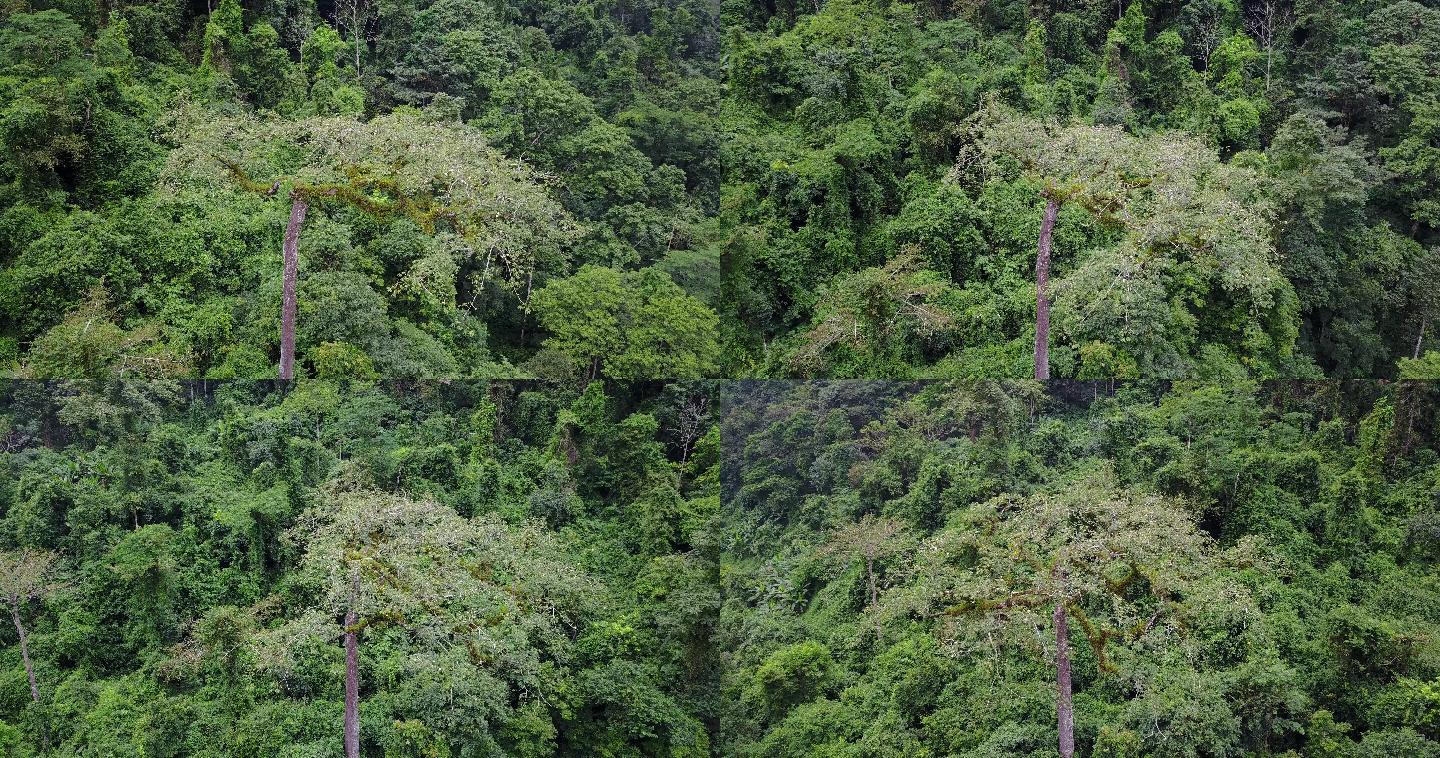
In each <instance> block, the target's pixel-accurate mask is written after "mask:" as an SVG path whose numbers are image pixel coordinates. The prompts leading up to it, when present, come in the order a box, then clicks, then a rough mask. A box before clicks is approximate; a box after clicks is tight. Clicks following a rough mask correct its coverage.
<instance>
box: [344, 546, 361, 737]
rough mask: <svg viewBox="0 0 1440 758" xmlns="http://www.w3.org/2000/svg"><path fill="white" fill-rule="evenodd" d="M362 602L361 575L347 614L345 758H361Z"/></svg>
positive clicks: (356, 582) (358, 577)
mask: <svg viewBox="0 0 1440 758" xmlns="http://www.w3.org/2000/svg"><path fill="white" fill-rule="evenodd" d="M359 602H360V574H359V572H356V574H355V586H354V589H353V591H352V594H351V596H350V609H349V610H347V611H346V612H345V758H360V639H359V631H358V630H356V628H355V625H356V624H357V623H358V621H359V619H358V618H356V615H355V605H356V604H357V603H359Z"/></svg>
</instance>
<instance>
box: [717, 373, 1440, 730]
mask: <svg viewBox="0 0 1440 758" xmlns="http://www.w3.org/2000/svg"><path fill="white" fill-rule="evenodd" d="M1437 399H1440V397H1437V393H1436V391H1435V389H1434V387H1433V386H1431V385H1429V384H1423V383H1399V384H1391V385H1384V384H1382V383H1372V382H1364V383H1359V382H1357V383H1343V382H1335V381H1326V382H1318V383H1305V382H1284V383H1266V384H1263V385H1259V386H1257V385H1253V384H1235V385H1231V386H1220V385H1213V384H1196V385H1190V384H1176V385H1174V386H1167V385H1164V384H1124V383H1121V384H1119V385H1116V384H1114V383H1083V382H1081V383H1061V382H1055V383H1051V384H1048V385H1043V384H1040V383H1037V382H1030V381H1024V382H1015V383H998V382H981V383H924V384H918V385H910V384H902V383H897V382H856V381H848V382H816V383H808V384H793V383H774V382H771V383H764V382H752V383H741V384H740V385H738V386H734V387H733V389H732V390H727V391H726V400H725V403H724V407H725V409H726V413H725V419H724V421H723V422H722V435H723V445H722V447H723V450H724V453H723V457H724V463H723V464H722V467H721V492H722V501H723V502H724V504H725V505H724V507H723V508H722V509H721V524H720V527H719V532H720V536H721V540H722V542H723V544H724V546H725V552H724V554H723V555H722V559H721V560H722V562H721V567H720V575H721V581H722V583H723V598H724V600H723V602H724V606H723V608H722V610H721V613H720V622H719V627H718V628H717V631H716V640H717V648H718V649H720V650H722V651H724V653H723V655H724V661H723V664H722V665H721V667H720V670H721V672H722V676H723V688H722V691H723V693H724V697H723V698H722V699H721V702H722V703H723V704H724V711H723V713H722V715H721V729H720V734H721V739H722V742H721V745H720V752H721V753H722V754H724V755H735V756H775V755H807V756H973V757H975V758H979V757H980V756H997V757H998V756H1026V755H1029V756H1055V755H1057V746H1058V745H1060V744H1062V743H1061V742H1060V741H1058V740H1057V729H1058V728H1059V727H1058V724H1059V722H1058V719H1059V717H1060V715H1059V713H1058V706H1057V703H1059V702H1060V692H1061V684H1060V676H1059V671H1060V669H1059V667H1058V665H1057V661H1060V660H1061V658H1060V656H1059V655H1058V653H1059V652H1060V651H1061V650H1062V643H1063V646H1064V648H1065V652H1066V653H1067V655H1066V656H1065V657H1064V663H1065V666H1064V670H1065V673H1066V679H1067V680H1068V682H1069V688H1068V689H1069V693H1068V694H1070V695H1071V696H1070V698H1068V699H1069V702H1070V703H1071V714H1072V716H1073V737H1074V745H1075V747H1076V752H1075V753H1074V754H1075V755H1088V756H1110V757H1112V758H1118V757H1121V756H1129V757H1133V758H1139V757H1140V756H1156V757H1159V756H1165V757H1166V758H1174V757H1176V756H1195V757H1205V758H1218V757H1220V756H1281V755H1284V756H1292V757H1299V756H1304V757H1305V758H1320V757H1322V756H1323V757H1324V758H1385V757H1388V756H1431V757H1433V756H1440V728H1437V727H1440V635H1437V633H1436V630H1437V629H1440V572H1437V571H1436V565H1437V564H1436V559H1437V558H1440V530H1437V528H1436V527H1437V524H1440V507H1437V501H1436V494H1435V493H1436V491H1437V477H1440V413H1437V411H1440V405H1437ZM1067 630H1068V633H1067ZM1060 754H1061V755H1067V753H1065V752H1063V751H1062V752H1060Z"/></svg>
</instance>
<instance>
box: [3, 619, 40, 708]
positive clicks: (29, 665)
mask: <svg viewBox="0 0 1440 758" xmlns="http://www.w3.org/2000/svg"><path fill="white" fill-rule="evenodd" d="M10 618H11V619H12V620H13V621H14V622H15V632H16V633H17V634H19V635H20V660H21V662H23V663H24V664H25V676H27V677H29V678H30V699H31V700H34V701H35V704H36V705H39V704H40V685H39V684H37V683H36V681H35V664H34V662H32V661H31V660H30V641H29V639H28V638H27V637H26V636H25V625H24V624H22V623H20V598H18V597H11V598H10Z"/></svg>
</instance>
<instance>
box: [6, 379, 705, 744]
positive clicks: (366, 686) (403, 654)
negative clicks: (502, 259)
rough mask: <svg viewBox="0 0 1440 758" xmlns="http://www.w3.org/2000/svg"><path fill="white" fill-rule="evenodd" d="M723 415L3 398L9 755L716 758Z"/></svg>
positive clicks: (105, 393)
mask: <svg viewBox="0 0 1440 758" xmlns="http://www.w3.org/2000/svg"><path fill="white" fill-rule="evenodd" d="M712 405H713V403H712V388H710V387H708V386H706V385H703V384H699V383H696V384H689V385H681V384H670V385H664V384H654V385H639V384H636V385H610V386H604V385H602V384H600V383H593V384H590V385H589V386H588V387H585V388H583V389H565V388H561V387H558V386H555V385H547V384H523V383H496V384H483V383H466V382H461V383H449V384H445V383H418V384H405V383H383V384H378V385H377V384H373V383H354V384H348V385H340V384H336V383H329V382H319V381H309V382H302V383H299V384H296V385H272V384H270V383H268V382H263V383H262V382H209V383H189V384H182V383H174V382H149V383H142V382H116V381H113V380H109V381H103V382H65V383H51V384H46V383H40V382H12V383H9V384H7V385H4V386H0V439H3V440H4V447H3V451H0V513H3V518H0V594H3V600H4V604H5V610H6V614H5V615H6V616H7V617H9V618H7V622H6V623H5V625H4V629H3V630H0V685H3V686H0V693H3V700H0V745H3V747H0V752H4V753H5V754H6V755H38V754H41V753H42V751H43V752H44V754H48V755H92V756H99V755H105V756H140V755H144V756H181V755H187V756H188V755H207V756H261V755H267V756H279V755H288V756H322V755H323V756H331V755H341V754H344V753H343V752H342V750H341V746H342V739H341V735H342V723H344V722H345V721H346V717H345V711H346V710H347V709H346V702H347V700H346V689H347V688H346V685H347V683H349V682H351V681H353V683H354V685H355V688H354V696H355V697H354V704H355V709H354V710H355V712H356V715H357V720H356V721H355V727H356V748H357V751H356V752H355V753H354V754H356V755H386V756H481V755H510V756H549V755H576V756H582V755H583V756H601V755H611V756H621V755H642V754H643V755H657V756H658V755H669V756H707V755H710V754H712V748H713V746H714V739H715V738H714V736H713V735H714V731H715V729H716V726H717V724H718V721H717V718H716V714H717V702H716V699H717V697H718V681H719V680H718V675H717V669H716V665H717V660H716V654H715V651H714V650H713V649H712V648H711V647H710V646H709V644H708V640H709V638H710V634H711V630H712V629H713V627H714V624H715V621H716V618H717V613H718V608H719V600H720V599H719V582H718V577H717V573H716V571H717V566H718V563H717V557H716V555H717V553H716V550H717V544H718V543H717V542H716V540H715V537H714V534H715V532H714V528H713V522H714V519H715V516H716V513H717V510H718V507H719V499H718V485H719V474H718V467H717V466H718V461H719V438H718V430H717V429H716V427H715V425H714V424H713V423H712V422H711V415H712ZM12 619H13V621H14V624H13V625H12V624H11V623H10V620H12ZM347 648H349V649H352V650H353V651H354V657H353V660H354V668H353V674H354V676H353V678H352V677H350V676H348V675H347V664H346V653H347ZM27 673H28V676H27ZM27 678H28V682H27ZM347 726H348V724H347ZM47 747H48V751H47V750H46V748H47Z"/></svg>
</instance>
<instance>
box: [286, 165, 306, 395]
mask: <svg viewBox="0 0 1440 758" xmlns="http://www.w3.org/2000/svg"><path fill="white" fill-rule="evenodd" d="M309 210H310V204H309V203H307V202H306V201H305V200H304V199H302V198H301V197H300V196H299V195H297V194H295V193H293V192H292V193H290V223H289V225H287V226H286V227H285V244H284V253H285V273H284V280H283V283H282V285H281V300H280V378H281V379H285V380H289V379H294V378H295V280H296V279H297V278H298V277H299V276H300V227H301V226H303V225H304V224H305V213H306V212H307V211H309Z"/></svg>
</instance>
